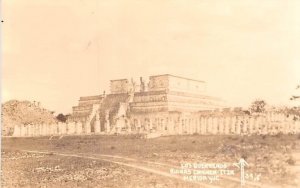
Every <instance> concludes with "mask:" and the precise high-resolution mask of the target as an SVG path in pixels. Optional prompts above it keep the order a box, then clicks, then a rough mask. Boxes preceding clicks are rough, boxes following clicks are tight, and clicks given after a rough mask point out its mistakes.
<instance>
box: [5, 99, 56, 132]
mask: <svg viewBox="0 0 300 188" xmlns="http://www.w3.org/2000/svg"><path fill="white" fill-rule="evenodd" d="M1 121H2V122H1V124H2V135H5V136H10V135H12V133H13V128H14V126H15V125H21V124H23V125H29V124H40V123H54V122H55V121H56V119H55V117H54V115H53V113H52V112H51V111H49V110H47V109H45V108H42V107H41V106H40V103H39V102H35V101H34V102H30V101H18V100H11V101H8V102H6V103H4V104H2V111H1Z"/></svg>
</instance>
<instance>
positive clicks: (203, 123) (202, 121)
mask: <svg viewBox="0 0 300 188" xmlns="http://www.w3.org/2000/svg"><path fill="white" fill-rule="evenodd" d="M200 127H201V128H200V130H201V134H202V135H203V134H206V118H205V117H204V116H202V117H200Z"/></svg>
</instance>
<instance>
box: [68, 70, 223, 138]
mask: <svg viewBox="0 0 300 188" xmlns="http://www.w3.org/2000/svg"><path fill="white" fill-rule="evenodd" d="M205 90H206V83H205V82H203V81H199V80H194V79H189V78H183V77H180V76H174V75H170V74H165V75H156V76H150V77H149V81H148V82H147V83H146V82H145V81H144V79H143V78H140V80H139V82H138V83H136V82H135V81H133V80H132V79H131V80H128V79H118V80H111V81H110V93H109V94H105V93H103V94H102V95H96V96H86V97H80V99H79V103H78V106H74V107H73V113H72V115H71V116H70V118H69V119H68V122H76V123H77V122H81V124H83V125H86V127H90V128H88V130H84V131H86V133H89V132H106V133H118V132H124V131H125V132H144V131H146V132H149V131H150V132H155V131H157V130H160V131H163V130H165V131H167V130H168V129H174V128H175V127H174V126H175V124H176V123H178V122H177V121H178V119H179V118H180V117H182V116H184V115H186V114H191V113H194V112H199V111H207V110H213V109H216V108H220V104H221V100H220V99H218V98H215V97H211V96H207V95H205ZM83 129H85V128H83Z"/></svg>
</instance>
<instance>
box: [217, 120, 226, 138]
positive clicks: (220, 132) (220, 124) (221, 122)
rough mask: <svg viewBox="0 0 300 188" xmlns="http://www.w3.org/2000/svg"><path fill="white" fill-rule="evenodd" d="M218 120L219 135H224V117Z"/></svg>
mask: <svg viewBox="0 0 300 188" xmlns="http://www.w3.org/2000/svg"><path fill="white" fill-rule="evenodd" d="M218 119H219V134H221V135H224V134H225V131H224V129H225V126H224V123H225V121H224V117H223V116H221V117H219V118H218Z"/></svg>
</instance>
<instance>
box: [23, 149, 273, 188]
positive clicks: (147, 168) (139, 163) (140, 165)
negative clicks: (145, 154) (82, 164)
mask: <svg viewBox="0 0 300 188" xmlns="http://www.w3.org/2000/svg"><path fill="white" fill-rule="evenodd" d="M21 151H23V152H28V153H39V154H53V155H59V156H65V157H77V158H84V159H92V160H101V161H106V162H110V163H114V164H118V165H122V166H126V167H130V168H134V169H138V170H142V171H144V172H148V173H153V174H156V175H159V176H163V177H166V178H173V179H176V180H180V181H184V180H183V178H182V177H181V176H179V175H173V174H170V173H169V170H170V168H178V167H176V166H173V165H169V164H165V163H159V162H153V161H145V160H138V159H134V158H128V157H122V156H116V155H104V154H86V153H77V154H74V153H60V152H55V151H35V150H21ZM184 182H185V183H187V184H196V185H199V187H208V188H219V187H224V186H219V185H212V184H209V183H203V182H197V181H192V182H187V181H184ZM223 183H224V184H225V185H228V186H227V187H240V180H239V179H237V178H232V177H222V185H224V184H223ZM244 187H245V188H246V187H274V186H269V185H262V184H259V183H252V182H247V186H244Z"/></svg>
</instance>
